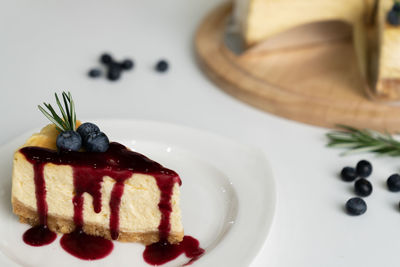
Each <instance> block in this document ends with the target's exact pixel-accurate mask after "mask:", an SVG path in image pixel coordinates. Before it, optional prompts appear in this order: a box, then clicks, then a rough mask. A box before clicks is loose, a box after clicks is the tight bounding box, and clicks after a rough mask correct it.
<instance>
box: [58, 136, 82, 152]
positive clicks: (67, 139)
mask: <svg viewBox="0 0 400 267" xmlns="http://www.w3.org/2000/svg"><path fill="white" fill-rule="evenodd" d="M56 144H57V148H58V149H59V150H68V151H78V150H79V149H80V148H81V146H82V138H81V136H80V135H79V133H78V132H75V131H65V132H61V133H60V134H59V135H58V136H57V141H56Z"/></svg>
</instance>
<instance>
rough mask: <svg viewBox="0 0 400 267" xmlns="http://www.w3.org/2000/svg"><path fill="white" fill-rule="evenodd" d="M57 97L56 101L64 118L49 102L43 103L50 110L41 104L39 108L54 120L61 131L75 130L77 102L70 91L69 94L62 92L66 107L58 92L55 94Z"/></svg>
mask: <svg viewBox="0 0 400 267" xmlns="http://www.w3.org/2000/svg"><path fill="white" fill-rule="evenodd" d="M54 95H55V97H56V102H57V105H58V108H59V109H60V111H61V116H62V118H61V117H60V116H59V115H58V114H57V113H56V112H55V111H54V108H53V107H52V106H51V105H50V104H48V103H43V105H44V106H45V107H46V108H47V109H48V110H49V112H48V111H46V110H45V109H44V108H42V107H41V106H40V105H39V106H38V108H39V110H40V111H41V112H42V113H43V114H44V115H45V116H46V117H47V118H48V119H49V120H50V121H51V122H52V123H54V124H55V125H56V127H57V129H58V130H59V131H68V130H72V131H75V128H76V114H75V104H74V100H73V99H72V95H71V93H70V92H68V94H67V93H66V92H63V93H62V97H63V102H64V107H63V106H62V104H61V101H60V99H59V98H58V95H57V93H55V94H54Z"/></svg>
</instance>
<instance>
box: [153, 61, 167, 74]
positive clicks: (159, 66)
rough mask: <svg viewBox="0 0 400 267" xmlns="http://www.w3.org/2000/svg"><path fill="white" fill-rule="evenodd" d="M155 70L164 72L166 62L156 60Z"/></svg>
mask: <svg viewBox="0 0 400 267" xmlns="http://www.w3.org/2000/svg"><path fill="white" fill-rule="evenodd" d="M156 70H157V71H158V72H165V71H167V70H168V62H167V61H165V60H160V61H158V62H157V65H156Z"/></svg>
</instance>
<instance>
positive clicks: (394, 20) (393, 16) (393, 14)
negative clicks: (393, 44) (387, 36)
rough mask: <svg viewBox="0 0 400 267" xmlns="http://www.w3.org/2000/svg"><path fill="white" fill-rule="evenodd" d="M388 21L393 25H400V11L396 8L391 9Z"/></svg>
mask: <svg viewBox="0 0 400 267" xmlns="http://www.w3.org/2000/svg"><path fill="white" fill-rule="evenodd" d="M387 21H388V22H389V23H390V24H392V25H393V26H398V25H400V16H399V12H398V11H395V10H394V9H392V10H390V11H389V13H388V14H387Z"/></svg>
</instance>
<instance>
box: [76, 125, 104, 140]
mask: <svg viewBox="0 0 400 267" xmlns="http://www.w3.org/2000/svg"><path fill="white" fill-rule="evenodd" d="M76 131H77V132H78V133H79V134H80V136H81V137H82V140H85V138H86V136H87V135H88V134H90V133H93V132H100V129H99V127H98V126H97V125H96V124H94V123H90V122H85V123H82V124H81V125H80V126H79V127H78V129H76Z"/></svg>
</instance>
